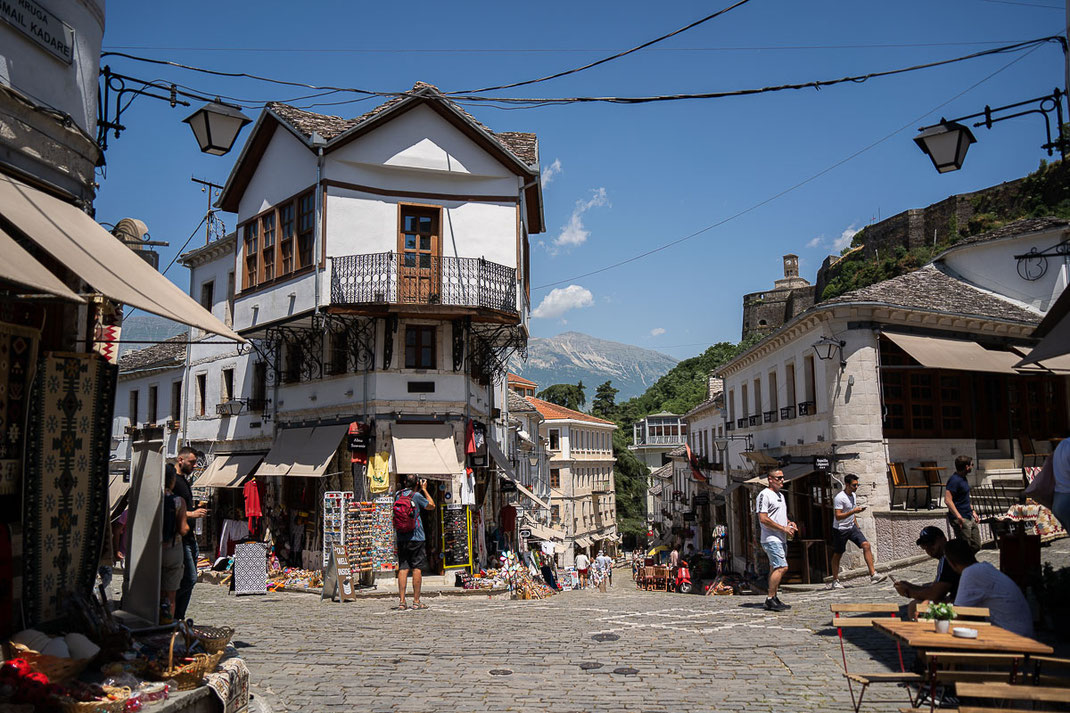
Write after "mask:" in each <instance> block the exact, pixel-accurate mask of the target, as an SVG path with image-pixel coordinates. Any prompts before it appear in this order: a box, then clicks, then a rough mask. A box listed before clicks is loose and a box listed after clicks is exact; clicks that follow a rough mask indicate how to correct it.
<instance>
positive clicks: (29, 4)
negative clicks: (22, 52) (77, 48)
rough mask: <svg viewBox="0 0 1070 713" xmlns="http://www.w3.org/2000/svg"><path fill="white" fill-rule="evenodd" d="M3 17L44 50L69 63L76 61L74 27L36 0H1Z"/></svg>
mask: <svg viewBox="0 0 1070 713" xmlns="http://www.w3.org/2000/svg"><path fill="white" fill-rule="evenodd" d="M0 17H2V18H4V19H5V20H7V22H8V24H10V25H13V26H14V27H15V28H16V29H18V30H19V31H21V32H22V34H24V35H26V36H27V37H29V38H30V40H32V41H33V42H34V44H36V45H39V46H40V47H43V48H44V49H45V51H47V52H48V53H50V54H51V55H53V56H55V57H56V58H58V59H61V60H63V61H64V62H66V63H67V64H71V63H72V62H74V28H73V27H71V26H70V25H68V24H67V23H66V22H64V21H63V20H61V19H59V18H58V17H56V16H55V15H53V14H52V13H51V12H49V11H48V10H46V9H45V8H43V7H42V6H41V4H40V3H37V2H34V0H18V1H17V2H15V1H14V0H8V1H7V2H3V1H2V0H0Z"/></svg>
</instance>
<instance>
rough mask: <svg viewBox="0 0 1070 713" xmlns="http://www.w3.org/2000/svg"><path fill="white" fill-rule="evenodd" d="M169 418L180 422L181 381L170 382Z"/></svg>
mask: <svg viewBox="0 0 1070 713" xmlns="http://www.w3.org/2000/svg"><path fill="white" fill-rule="evenodd" d="M171 418H172V419H174V420H175V421H181V420H182V379H179V380H178V381H172V382H171Z"/></svg>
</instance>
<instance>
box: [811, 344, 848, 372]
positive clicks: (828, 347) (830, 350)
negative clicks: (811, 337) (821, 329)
mask: <svg viewBox="0 0 1070 713" xmlns="http://www.w3.org/2000/svg"><path fill="white" fill-rule="evenodd" d="M845 346H847V342H844V341H841V340H839V339H833V338H832V337H821V339H819V340H817V341H816V342H814V344H813V347H814V351H815V352H816V353H817V358H818V359H820V360H821V361H828V360H829V359H831V358H832V357H833V355H834V354H835V353H836V352H837V351H839V353H840V368H841V369H843V368H845V367H846V366H847V360H846V359H844V358H843V348H844V347H845Z"/></svg>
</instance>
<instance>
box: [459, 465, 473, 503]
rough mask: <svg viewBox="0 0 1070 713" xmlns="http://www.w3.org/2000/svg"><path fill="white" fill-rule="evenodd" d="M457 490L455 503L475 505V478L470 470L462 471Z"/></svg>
mask: <svg viewBox="0 0 1070 713" xmlns="http://www.w3.org/2000/svg"><path fill="white" fill-rule="evenodd" d="M459 480H460V483H459V486H460V487H459V488H458V489H457V490H458V492H457V502H458V503H459V504H461V505H475V504H476V476H475V473H473V472H472V469H471V468H465V469H464V475H462V476H461V477H460V478H459Z"/></svg>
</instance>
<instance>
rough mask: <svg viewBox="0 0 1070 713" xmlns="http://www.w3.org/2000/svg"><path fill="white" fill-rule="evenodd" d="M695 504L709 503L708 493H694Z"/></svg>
mask: <svg viewBox="0 0 1070 713" xmlns="http://www.w3.org/2000/svg"><path fill="white" fill-rule="evenodd" d="M694 500H695V505H709V504H710V496H709V493H698V494H696V495H695V499H694Z"/></svg>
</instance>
